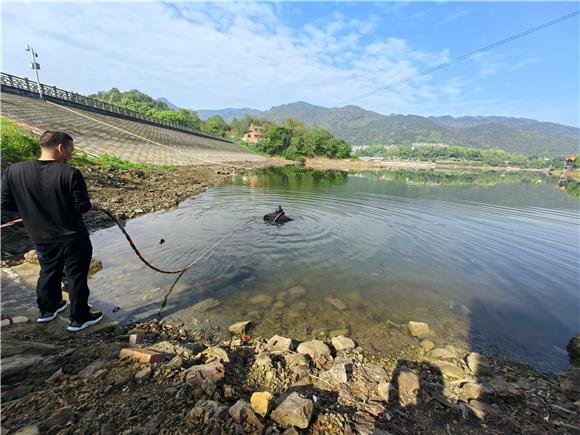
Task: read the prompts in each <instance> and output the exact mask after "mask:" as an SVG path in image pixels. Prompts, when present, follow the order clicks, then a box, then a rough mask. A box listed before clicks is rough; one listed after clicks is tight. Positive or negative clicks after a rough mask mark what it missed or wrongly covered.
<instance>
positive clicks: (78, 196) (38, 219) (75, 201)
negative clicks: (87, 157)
mask: <svg viewBox="0 0 580 435" xmlns="http://www.w3.org/2000/svg"><path fill="white" fill-rule="evenodd" d="M2 209H3V210H8V211H16V212H18V214H19V215H20V217H21V218H22V220H23V221H24V226H25V227H26V231H27V232H28V235H29V236H30V238H31V239H32V241H33V242H34V243H53V242H59V241H62V240H65V239H71V238H75V237H81V236H87V235H88V231H87V228H86V227H85V224H84V223H83V219H82V214H83V213H86V212H87V211H89V210H90V209H91V201H90V198H89V193H88V192H87V185H86V183H85V179H84V178H83V176H82V174H81V173H80V171H79V170H78V169H76V168H73V167H72V166H69V165H67V164H64V163H60V162H57V161H54V160H30V161H26V162H19V163H14V164H13V165H11V166H9V167H8V168H7V169H6V170H5V171H4V175H3V177H2Z"/></svg>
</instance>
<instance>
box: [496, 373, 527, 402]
mask: <svg viewBox="0 0 580 435" xmlns="http://www.w3.org/2000/svg"><path fill="white" fill-rule="evenodd" d="M489 386H490V387H491V388H492V389H493V390H494V391H495V392H496V393H497V395H498V396H499V397H501V398H502V399H505V400H512V401H518V400H522V399H523V391H521V390H520V389H519V388H518V387H517V386H516V385H514V384H513V383H510V382H508V381H506V380H505V379H503V378H499V377H498V378H494V379H492V380H491V381H489Z"/></svg>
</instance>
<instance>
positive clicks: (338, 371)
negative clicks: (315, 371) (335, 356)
mask: <svg viewBox="0 0 580 435" xmlns="http://www.w3.org/2000/svg"><path fill="white" fill-rule="evenodd" d="M320 377H321V378H322V379H324V380H325V381H327V382H328V383H329V384H331V385H332V386H334V387H338V386H339V385H340V384H345V383H346V382H348V376H347V370H346V364H334V365H333V366H332V367H331V368H330V369H329V370H327V371H325V372H322V373H321V375H320Z"/></svg>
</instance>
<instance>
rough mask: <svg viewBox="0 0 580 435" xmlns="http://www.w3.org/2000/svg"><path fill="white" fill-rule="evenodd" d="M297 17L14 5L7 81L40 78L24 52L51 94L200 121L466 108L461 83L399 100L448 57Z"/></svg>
mask: <svg viewBox="0 0 580 435" xmlns="http://www.w3.org/2000/svg"><path fill="white" fill-rule="evenodd" d="M295 7H296V5H295V4H285V3H262V2H233V3H226V2H224V3H222V2H218V3H211V4H206V3H189V2H183V3H172V4H166V3H156V2H151V3H118V4H115V3H72V4H71V3H68V4H58V3H51V4H43V3H18V4H14V3H6V4H5V5H4V15H3V39H2V41H3V42H2V53H3V54H2V61H3V67H2V69H3V71H6V72H10V73H14V74H16V75H30V71H29V70H27V69H26V65H27V64H26V62H27V61H28V59H27V57H26V56H27V53H26V52H25V51H24V49H23V48H24V46H25V45H26V44H27V43H29V44H31V45H33V46H34V48H35V49H36V50H37V51H38V52H39V54H40V58H39V60H40V63H41V65H42V70H41V79H42V80H43V81H44V82H46V83H49V84H55V85H57V86H59V87H62V88H66V89H72V90H75V91H77V92H81V93H85V94H88V93H93V92H96V91H99V90H104V89H109V88H111V87H113V86H115V87H118V88H120V89H122V90H126V89H131V88H137V89H140V90H142V91H144V92H146V93H148V94H150V95H152V96H154V97H160V96H163V97H166V98H168V99H169V100H170V101H171V102H173V103H175V104H177V105H179V106H183V107H189V108H194V109H201V108H223V107H255V108H258V109H267V108H269V107H270V106H272V105H277V104H283V103H288V102H292V101H297V100H304V101H308V102H311V103H313V104H320V105H325V106H336V105H344V104H349V103H352V104H359V105H361V106H363V107H365V108H368V109H371V110H376V111H380V112H383V113H391V112H398V113H425V110H426V109H429V108H431V109H432V110H434V113H441V112H442V109H441V107H454V106H453V105H457V104H459V103H460V102H462V98H465V96H464V90H465V87H466V86H467V85H468V83H467V82H466V81H464V80H460V79H459V78H453V79H450V80H447V81H441V80H435V79H434V78H432V77H429V76H424V77H421V78H420V79H418V80H414V81H412V82H409V83H405V84H403V85H401V86H398V87H397V88H396V89H394V90H393V89H387V86H388V85H389V84H391V83H393V82H395V81H398V80H402V79H406V78H408V77H411V76H414V75H416V74H417V73H419V72H420V71H423V70H425V69H427V68H430V67H432V66H435V65H437V64H440V63H442V62H446V61H448V60H450V58H451V57H452V56H451V55H450V52H449V50H446V49H445V48H444V47H442V49H441V50H438V51H427V50H424V49H420V48H417V47H413V46H412V44H411V43H410V42H409V41H408V40H406V39H403V38H397V37H383V36H379V35H380V34H383V33H384V32H378V31H377V30H378V26H379V25H380V23H379V21H380V20H379V17H377V16H373V15H371V16H369V17H368V18H367V19H364V20H362V19H352V18H350V17H348V16H345V15H344V14H342V13H333V14H330V15H329V16H328V17H325V18H319V19H316V20H310V21H307V22H305V23H303V24H301V25H299V26H298V25H296V24H294V25H291V24H289V23H288V21H287V20H286V15H287V14H289V13H290V12H291V9H290V8H295ZM381 7H382V6H381ZM385 7H386V6H385ZM392 7H393V8H406V7H405V6H398V5H394V6H392ZM54 23H61V25H58V26H57V25H55V24H54ZM381 30H382V29H381ZM476 62H478V65H479V66H480V67H481V74H482V75H485V74H488V75H489V74H494V73H496V72H497V71H498V70H499V69H500V68H503V67H504V65H503V64H502V63H501V62H502V59H498V58H494V57H492V56H489V55H487V54H485V55H481V56H479V57H478V58H477V59H476ZM523 66H525V65H523V64H522V65H521V66H518V65H514V66H513V68H521V67H523ZM363 95H364V96H366V97H365V98H362V99H361V98H359V97H360V96H363ZM449 103H453V104H452V105H450V106H447V104H449ZM437 108H438V109H437ZM445 110H446V109H443V111H445Z"/></svg>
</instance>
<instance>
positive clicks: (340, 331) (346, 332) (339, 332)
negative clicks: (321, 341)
mask: <svg viewBox="0 0 580 435" xmlns="http://www.w3.org/2000/svg"><path fill="white" fill-rule="evenodd" d="M328 335H330V336H331V337H338V336H339V335H343V336H345V337H348V336H349V335H350V331H349V330H348V329H347V328H344V329H334V330H332V331H330V332H329V334H328Z"/></svg>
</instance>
